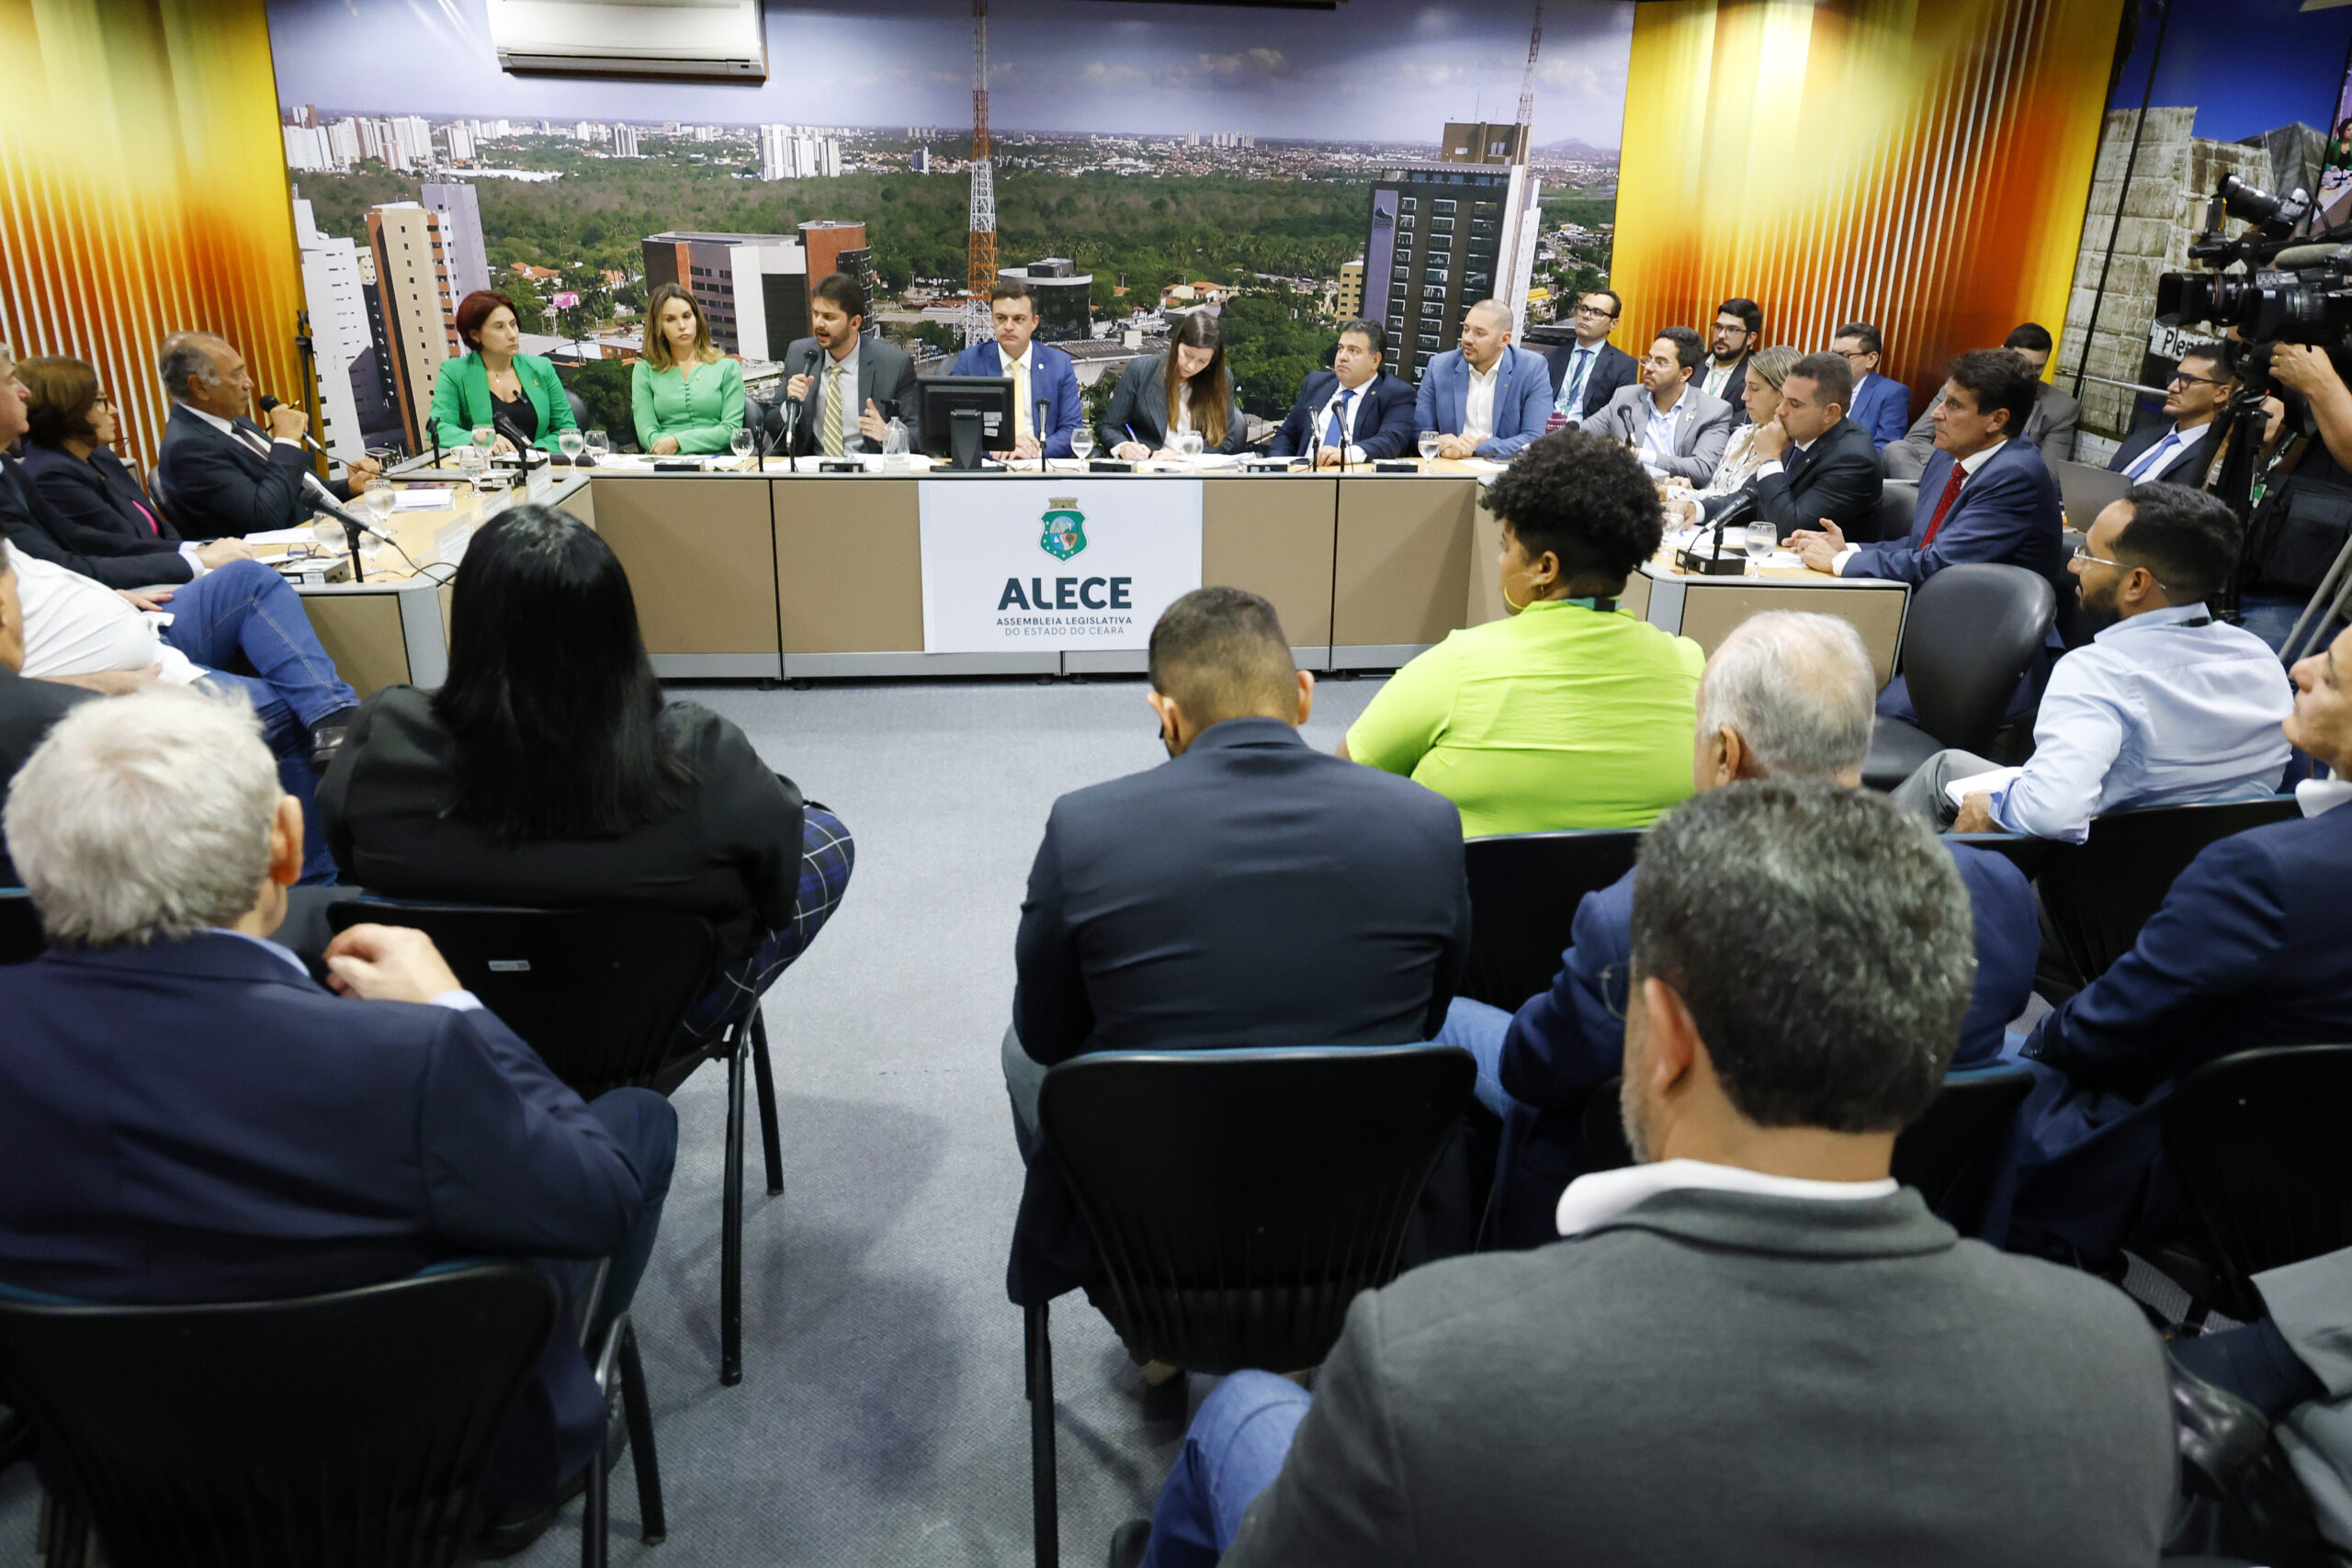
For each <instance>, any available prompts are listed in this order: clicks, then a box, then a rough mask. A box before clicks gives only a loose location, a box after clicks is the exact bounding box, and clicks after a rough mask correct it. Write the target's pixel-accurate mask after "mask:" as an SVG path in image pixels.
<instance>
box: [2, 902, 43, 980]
mask: <svg viewBox="0 0 2352 1568" xmlns="http://www.w3.org/2000/svg"><path fill="white" fill-rule="evenodd" d="M47 945H49V943H48V940H47V939H46V938H45V937H43V936H42V935H41V930H40V910H38V909H36V908H33V896H32V895H31V894H29V893H28V892H26V891H25V890H24V889H23V888H21V887H0V964H23V963H27V962H28V961H29V960H32V959H35V958H39V957H40V950H41V949H42V948H44V947H46V946H47Z"/></svg>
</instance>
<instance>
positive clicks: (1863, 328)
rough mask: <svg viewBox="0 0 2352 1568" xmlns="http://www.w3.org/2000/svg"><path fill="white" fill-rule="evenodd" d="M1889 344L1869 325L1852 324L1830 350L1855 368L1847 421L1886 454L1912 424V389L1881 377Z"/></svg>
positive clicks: (1840, 331) (1831, 342) (1832, 342)
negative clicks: (1883, 351)
mask: <svg viewBox="0 0 2352 1568" xmlns="http://www.w3.org/2000/svg"><path fill="white" fill-rule="evenodd" d="M1884 346H1885V342H1884V340H1883V339H1882V338H1881V337H1880V336H1879V333H1878V329H1877V328H1876V327H1874V326H1872V325H1871V324H1870V323H1869V322H1868V321H1848V322H1847V323H1846V324H1845V325H1844V326H1842V327H1839V328H1838V332H1837V334H1836V335H1835V336H1833V337H1832V338H1831V339H1830V340H1829V349H1830V352H1831V353H1833V354H1836V355H1838V356H1839V357H1840V358H1842V359H1844V360H1845V361H1846V363H1847V364H1849V365H1850V366H1852V367H1854V402H1853V406H1852V407H1850V408H1849V409H1848V410H1847V411H1846V417H1847V418H1848V419H1850V420H1852V421H1853V422H1854V423H1856V424H1859V425H1860V426H1861V427H1862V428H1863V429H1864V430H1867V431H1869V432H1870V433H1871V446H1875V447H1877V448H1878V449H1879V450H1880V451H1882V452H1883V451H1885V450H1886V444H1887V443H1888V442H1890V441H1900V440H1902V439H1903V433H1904V431H1905V430H1906V429H1908V428H1909V427H1910V424H1911V389H1910V388H1908V387H1906V386H1905V385H1904V384H1903V383H1902V382H1900V381H1895V380H1890V379H1889V378H1886V377H1884V376H1882V375H1880V374H1879V373H1878V362H1879V353H1880V350H1881V349H1883V347H1884Z"/></svg>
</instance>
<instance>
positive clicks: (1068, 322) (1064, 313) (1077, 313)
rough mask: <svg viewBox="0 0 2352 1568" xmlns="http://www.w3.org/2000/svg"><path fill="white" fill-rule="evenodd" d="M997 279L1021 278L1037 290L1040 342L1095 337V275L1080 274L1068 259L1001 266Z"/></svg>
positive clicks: (1056, 258)
mask: <svg viewBox="0 0 2352 1568" xmlns="http://www.w3.org/2000/svg"><path fill="white" fill-rule="evenodd" d="M996 276H997V277H998V279H999V280H1000V281H1004V280H1009V279H1014V278H1018V279H1019V280H1021V281H1022V282H1023V283H1026V284H1028V285H1029V287H1030V288H1031V289H1032V290H1033V291H1034V297H1035V300H1036V303H1037V341H1038V342H1039V343H1080V342H1083V341H1084V340H1086V339H1087V338H1089V337H1091V336H1092V335H1093V333H1094V275H1093V274H1092V273H1091V272H1080V271H1079V270H1078V268H1077V266H1076V265H1073V264H1072V263H1071V261H1070V259H1069V257H1068V256H1046V257H1045V258H1044V259H1043V260H1041V261H1034V262H1031V263H1030V264H1029V265H1027V266H1004V267H999V268H997V274H996Z"/></svg>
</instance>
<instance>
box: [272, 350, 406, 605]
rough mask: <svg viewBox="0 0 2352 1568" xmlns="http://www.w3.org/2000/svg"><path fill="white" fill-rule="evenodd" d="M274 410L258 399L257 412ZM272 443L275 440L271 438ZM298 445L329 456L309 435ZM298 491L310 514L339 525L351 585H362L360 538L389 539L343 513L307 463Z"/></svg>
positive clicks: (364, 568)
mask: <svg viewBox="0 0 2352 1568" xmlns="http://www.w3.org/2000/svg"><path fill="white" fill-rule="evenodd" d="M278 406H279V404H278V401H277V399H276V398H273V397H271V396H269V395H268V394H267V393H264V394H263V395H262V399H261V412H263V413H265V414H266V413H268V412H269V411H270V410H272V409H274V408H277V407H278ZM273 439H275V438H274V437H273ZM301 441H302V444H303V445H304V446H308V447H310V448H311V450H312V451H314V452H316V453H318V454H319V456H321V457H331V456H332V454H331V453H329V452H328V451H327V449H326V448H325V447H323V446H320V445H319V444H318V443H317V442H316V441H313V440H311V434H310V432H308V431H304V432H303V433H302V436H301ZM302 489H303V490H304V491H306V492H307V493H306V494H305V495H304V496H303V498H302V499H303V500H304V501H305V502H308V503H309V505H310V508H311V511H312V512H321V513H325V514H326V515H327V516H329V517H332V518H334V520H335V521H336V522H338V523H340V524H342V525H343V532H344V536H345V540H346V542H347V543H348V544H349V545H350V547H351V581H354V582H358V581H364V580H365V576H366V572H367V570H368V568H367V565H366V563H365V562H364V561H363V560H362V559H361V558H360V555H359V540H360V538H361V536H367V537H369V538H375V539H382V540H383V541H384V543H386V544H388V545H389V544H390V543H392V541H391V539H390V538H389V537H387V536H385V535H384V534H382V533H380V532H379V531H378V530H377V529H374V528H371V527H369V526H368V525H367V524H365V523H363V522H361V521H360V520H359V519H358V518H356V517H355V516H353V515H352V514H351V513H349V512H346V511H345V510H344V506H343V502H342V501H341V500H339V499H338V498H337V497H336V495H335V493H334V491H331V490H329V489H327V487H326V485H325V483H324V482H323V481H322V480H321V479H320V478H319V476H318V475H317V474H315V473H312V472H311V467H310V465H309V464H307V463H306V464H304V465H303V466H302Z"/></svg>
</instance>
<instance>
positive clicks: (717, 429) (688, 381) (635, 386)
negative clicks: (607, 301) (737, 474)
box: [628, 283, 822, 457]
mask: <svg viewBox="0 0 2352 1568" xmlns="http://www.w3.org/2000/svg"><path fill="white" fill-rule="evenodd" d="M819 287H820V288H821V287H822V285H821V284H820V286H819ZM645 320H646V322H647V329H646V333H645V357H644V358H642V359H640V360H639V361H638V362H637V364H636V365H635V366H633V367H630V370H629V383H628V385H629V409H630V412H631V414H632V416H633V418H634V422H635V423H636V425H637V446H638V450H639V451H640V452H646V453H650V454H651V455H652V456H654V457H677V456H679V455H681V454H684V455H685V456H687V457H701V456H707V455H708V454H710V453H713V452H724V451H726V450H727V449H728V447H729V444H730V443H731V442H732V441H733V440H734V439H735V433H736V432H737V431H739V430H741V429H742V428H743V362H742V361H741V360H740V359H736V358H734V357H733V356H731V355H724V354H721V353H719V352H718V347H717V346H716V345H715V344H712V343H711V341H710V318H709V317H707V316H706V315H704V314H703V313H702V301H701V300H699V299H695V297H694V294H693V292H692V291H691V290H689V289H686V288H680V287H679V286H678V285H677V284H674V283H658V284H655V285H654V287H653V292H652V294H651V296H650V298H648V299H647V300H646V302H645Z"/></svg>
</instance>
